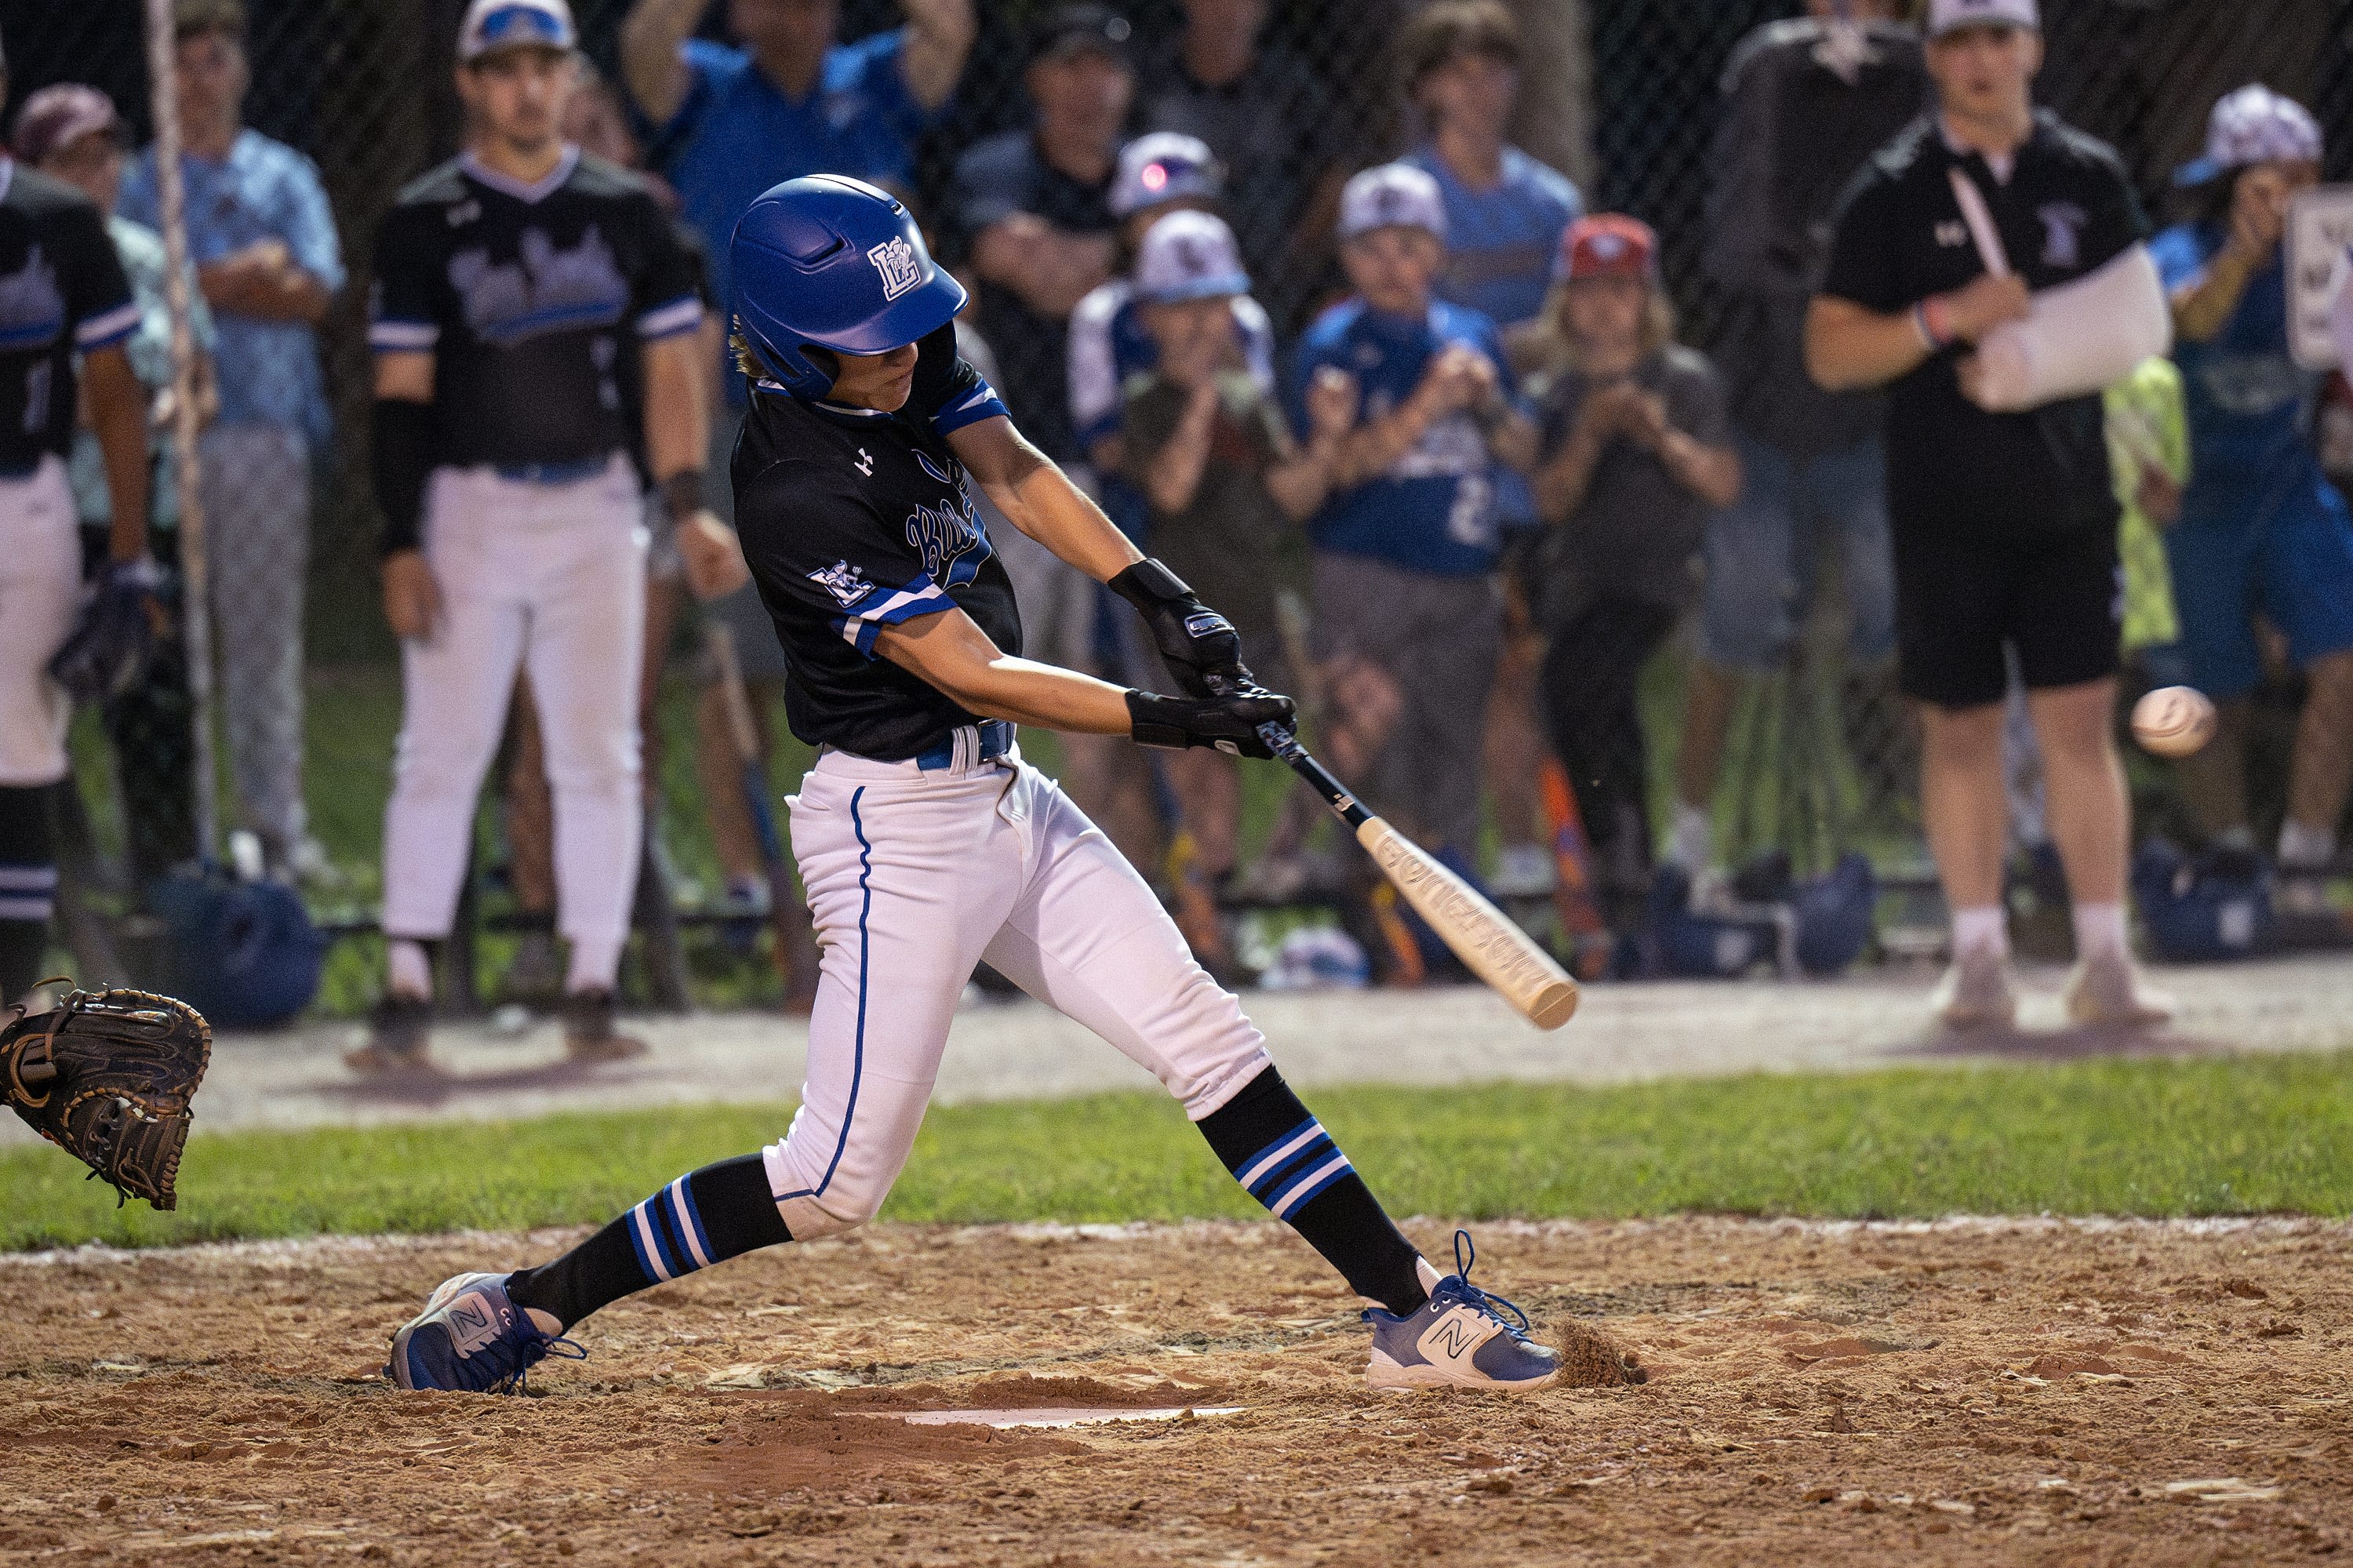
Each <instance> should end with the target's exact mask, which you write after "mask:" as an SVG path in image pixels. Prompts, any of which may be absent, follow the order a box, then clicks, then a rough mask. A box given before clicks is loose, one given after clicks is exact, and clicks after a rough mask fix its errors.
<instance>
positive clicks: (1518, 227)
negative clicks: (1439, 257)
mask: <svg viewBox="0 0 2353 1568" xmlns="http://www.w3.org/2000/svg"><path fill="white" fill-rule="evenodd" d="M1398 55H1399V57H1400V58H1402V59H1403V61H1404V72H1403V74H1404V77H1405V82H1406V94H1407V97H1408V99H1409V101H1410V102H1411V105H1412V107H1413V109H1414V110H1415V111H1416V112H1417V114H1418V115H1419V118H1420V120H1421V122H1422V123H1423V125H1424V127H1425V128H1426V131H1427V135H1426V136H1425V137H1424V139H1423V140H1422V141H1421V143H1419V145H1418V146H1416V147H1415V148H1414V150H1413V151H1412V152H1410V153H1409V154H1406V155H1405V158H1404V160H1403V161H1404V162H1406V163H1409V164H1412V165H1413V166H1414V167H1416V168H1418V169H1423V170H1426V171H1428V172H1429V174H1430V176H1431V177H1432V178H1433V179H1435V180H1437V182H1438V188H1439V191H1440V194H1441V195H1443V196H1444V197H1445V198H1446V235H1447V238H1446V270H1445V271H1444V272H1443V273H1441V274H1440V277H1439V280H1438V297H1439V298H1440V299H1442V300H1451V301H1452V302H1454V303H1456V304H1458V305H1468V306H1470V307H1471V308H1472V309H1473V310H1476V311H1482V312H1484V313H1486V314H1487V316H1488V317H1489V318H1490V319H1491V320H1493V322H1494V323H1495V324H1496V325H1497V326H1499V327H1501V328H1502V329H1503V330H1504V337H1505V340H1506V341H1507V342H1509V341H1511V339H1512V336H1513V333H1512V329H1513V328H1514V326H1516V325H1518V324H1519V323H1523V322H1528V321H1532V320H1534V319H1535V317H1536V315H1537V314H1538V313H1541V312H1542V311H1543V309H1544V302H1545V291H1546V288H1547V286H1548V285H1549V283H1550V281H1551V277H1552V263H1553V255H1554V252H1555V251H1556V250H1557V249H1559V247H1560V237H1561V234H1562V233H1563V232H1564V231H1565V230H1566V229H1567V228H1568V226H1569V225H1570V224H1571V223H1573V222H1575V221H1576V220H1577V217H1579V216H1580V215H1581V214H1582V213H1583V212H1584V210H1585V199H1584V197H1583V196H1580V195H1579V194H1578V192H1577V186H1576V185H1574V184H1573V183H1572V182H1571V181H1570V180H1569V178H1568V176H1567V175H1564V174H1562V173H1561V172H1560V171H1559V170H1557V169H1555V168H1552V167H1551V166H1549V165H1548V164H1543V163H1540V162H1538V161H1537V160H1536V159H1535V158H1533V157H1530V156H1529V155H1528V154H1526V153H1525V152H1523V151H1521V150H1520V149H1519V148H1517V147H1514V146H1513V145H1512V144H1511V143H1509V142H1508V141H1507V140H1506V139H1505V137H1504V129H1505V127H1507V126H1508V125H1510V123H1511V121H1512V111H1513V110H1514V107H1515V106H1516V105H1517V103H1518V101H1519V93H1520V58H1521V57H1520V29H1519V24H1518V23H1517V22H1516V21H1514V19H1513V16H1512V13H1511V11H1510V10H1509V9H1508V8H1507V7H1505V6H1504V5H1503V4H1502V0H1440V4H1438V5H1430V6H1428V7H1426V8H1424V9H1423V10H1420V11H1419V12H1416V13H1415V14H1414V17H1413V20H1412V21H1411V22H1410V23H1409V24H1408V25H1407V27H1406V31H1405V35H1404V37H1403V38H1402V39H1401V40H1400V41H1399V43H1398Z"/></svg>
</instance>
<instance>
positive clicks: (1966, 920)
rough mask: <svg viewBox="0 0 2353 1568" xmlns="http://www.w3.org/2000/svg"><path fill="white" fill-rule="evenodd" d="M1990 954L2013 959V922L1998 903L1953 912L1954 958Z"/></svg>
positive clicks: (1998, 957)
mask: <svg viewBox="0 0 2353 1568" xmlns="http://www.w3.org/2000/svg"><path fill="white" fill-rule="evenodd" d="M1972 953H1988V954H1990V955H1992V956H1993V957H1994V958H1997V959H2006V958H2008V957H2010V921H2009V918H2008V916H2005V915H2004V914H2003V912H2002V907H2001V906H2000V905H1999V904H1981V905H1978V906H1974V907H1971V908H1968V909H1956V910H1954V911H1953V957H1954V958H1955V959H1964V958H1967V957H1968V956H1969V955H1970V954H1972Z"/></svg>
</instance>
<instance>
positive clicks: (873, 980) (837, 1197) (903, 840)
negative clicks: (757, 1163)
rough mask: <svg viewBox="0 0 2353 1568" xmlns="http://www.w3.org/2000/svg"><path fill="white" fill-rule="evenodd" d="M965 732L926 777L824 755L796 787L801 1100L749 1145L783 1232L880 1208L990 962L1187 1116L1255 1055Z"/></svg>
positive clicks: (1159, 919) (1126, 896) (1156, 911)
mask: <svg viewBox="0 0 2353 1568" xmlns="http://www.w3.org/2000/svg"><path fill="white" fill-rule="evenodd" d="M971 734H972V732H970V731H969V730H967V731H965V732H964V735H963V736H960V737H959V741H958V745H957V747H956V755H957V757H958V758H959V762H958V764H957V765H956V766H954V767H951V768H943V769H941V770H938V771H936V772H929V773H927V772H924V771H923V770H922V769H921V768H918V766H917V765H916V764H914V763H913V762H903V763H891V762H874V761H870V760H868V759H866V758H859V757H853V756H850V755H849V754H848V753H846V752H838V751H834V752H828V753H826V754H825V755H824V756H822V757H820V758H818V764H817V766H816V767H815V768H812V769H810V771H809V774H808V776H807V779H804V780H803V781H802V784H801V792H800V795H799V797H798V798H797V799H796V800H792V801H791V802H790V804H791V806H792V837H793V853H794V855H795V857H796V858H797V860H798V861H799V863H800V871H801V878H802V881H803V882H804V883H805V884H806V885H807V889H808V896H809V907H810V911H811V913H812V915H813V916H814V917H815V924H816V929H817V938H818V945H819V947H820V948H822V949H823V953H824V959H823V963H822V965H821V967H820V969H819V978H818V995H817V1007H816V1011H815V1012H814V1013H813V1014H812V1015H811V1017H810V1020H809V1051H808V1080H807V1083H806V1084H805V1085H804V1086H802V1089H801V1107H800V1109H799V1111H798V1112H797V1113H796V1114H795V1116H794V1117H793V1124H792V1128H791V1130H790V1131H789V1132H788V1133H787V1134H786V1137H785V1139H784V1141H782V1142H781V1143H776V1144H773V1145H771V1146H769V1147H768V1148H767V1149H766V1150H763V1158H764V1160H765V1163H766V1165H767V1171H768V1187H769V1191H770V1192H773V1193H774V1194H775V1195H776V1207H777V1209H778V1211H779V1212H780V1213H782V1214H783V1216H784V1221H785V1224H786V1226H787V1227H788V1228H789V1229H790V1230H791V1231H792V1234H793V1235H794V1237H795V1239H797V1240H801V1241H807V1240H809V1239H811V1238H812V1237H816V1236H821V1235H826V1234H831V1233H834V1232H838V1231H844V1230H848V1229H850V1228H851V1227H853V1226H856V1225H860V1224H864V1223H865V1222H867V1221H868V1220H871V1219H872V1218H873V1217H874V1214H875V1213H876V1211H877V1210H879V1209H881V1206H882V1200H883V1197H884V1196H885V1195H886V1194H887V1193H889V1192H890V1191H891V1184H892V1182H893V1181H896V1180H897V1179H898V1176H899V1171H900V1168H901V1167H902V1166H903V1165H904V1164H905V1163H906V1160H907V1151H908V1150H909V1149H911V1148H912V1147H913V1144H914V1141H915V1131H916V1129H917V1128H919V1127H921V1126H922V1125H923V1109H924V1107H925V1105H926V1104H927V1103H928V1102H929V1101H930V1099H931V1094H932V1085H933V1082H934V1080H935V1079H936V1078H937V1077H938V1075H939V1067H940V1055H941V1053H942V1051H943V1050H944V1048H945V1047H946V1044H947V1038H948V1024H949V1022H950V1020H951V1019H952V1018H953V1017H954V1016H955V1007H956V1001H957V999H958V998H959V997H960V996H961V995H962V994H963V992H964V988H965V982H966V981H967V980H970V979H971V976H972V970H973V966H974V965H975V964H976V963H978V962H980V961H981V960H982V959H987V961H988V963H989V964H990V965H991V966H992V967H994V968H995V969H997V971H998V972H999V973H1001V974H1003V975H1005V976H1006V977H1007V978H1008V979H1009V980H1013V981H1014V982H1015V983H1016V984H1018V985H1019V986H1020V987H1021V989H1022V990H1024V991H1028V992H1029V994H1030V995H1031V996H1034V997H1036V998H1037V999H1038V1000H1039V1001H1043V1002H1046V1003H1048V1004H1049V1005H1050V1006H1052V1007H1055V1008H1057V1009H1059V1010H1060V1011H1061V1012H1064V1013H1067V1014H1068V1015H1069V1016H1071V1017H1072V1018H1074V1019H1076V1020H1078V1021H1079V1022H1081V1023H1083V1024H1085V1025H1086V1026H1087V1027H1088V1028H1090V1029H1092V1030H1093V1031H1094V1032H1095V1033H1097V1034H1100V1035H1102V1036H1103V1038H1104V1039H1105V1040H1108V1041H1109V1042H1111V1043H1112V1044H1113V1045H1115V1046H1117V1047H1118V1048H1119V1049H1120V1050H1121V1051H1122V1052H1124V1053H1125V1054H1127V1055H1128V1056H1129V1057H1130V1058H1131V1059H1133V1060H1134V1061H1135V1062H1137V1063H1139V1064H1141V1065H1143V1066H1145V1067H1146V1068H1148V1069H1149V1070H1150V1071H1151V1072H1152V1074H1153V1075H1154V1076H1155V1077H1157V1078H1158V1079H1159V1080H1160V1081H1161V1083H1163V1084H1164V1085H1166V1086H1167V1089H1168V1092H1169V1093H1170V1094H1172V1095H1174V1096H1176V1098H1177V1099H1179V1100H1180V1101H1182V1102H1183V1103H1184V1106H1185V1109H1186V1112H1187V1115H1189V1116H1190V1117H1192V1118H1193V1119H1194V1120H1196V1121H1198V1120H1199V1119H1200V1118H1203V1117H1205V1116H1208V1114H1209V1113H1210V1112H1212V1111H1214V1110H1216V1109H1217V1108H1218V1107H1220V1106H1222V1105H1224V1104H1225V1103H1226V1102H1227V1101H1228V1100H1229V1099H1230V1098H1232V1097H1233V1096H1234V1095H1235V1094H1236V1093H1237V1092H1238V1091H1239V1090H1240V1089H1241V1088H1242V1086H1244V1085H1246V1084H1248V1083H1249V1082H1250V1080H1251V1079H1252V1078H1254V1077H1256V1076H1257V1075H1259V1074H1260V1072H1261V1071H1262V1070H1264V1069H1265V1067H1266V1066H1267V1065H1269V1059H1268V1056H1267V1053H1266V1042H1265V1039H1264V1037H1262V1036H1261V1034H1260V1033H1259V1032H1258V1030H1257V1028H1256V1026H1254V1025H1253V1024H1252V1023H1251V1022H1250V1020H1249V1019H1247V1018H1245V1017H1244V1016H1243V1015H1242V1010H1241V1004H1240V1002H1238V1001H1235V1000H1234V998H1233V997H1232V996H1231V995H1229V993H1227V992H1226V991H1223V990H1221V989H1220V988H1219V986H1218V984H1217V982H1216V981H1214V980H1210V978H1209V977H1208V974H1207V973H1206V972H1205V971H1204V970H1203V969H1201V967H1200V965H1198V964H1197V963H1195V962H1194V961H1193V956H1192V954H1191V952H1190V951H1189V950H1187V948H1186V946H1185V940H1184V938H1182V937H1180V936H1178V935H1177V932H1176V925H1175V923H1174V922H1172V921H1171V920H1170V919H1169V918H1168V916H1167V913H1166V911H1165V910H1163V909H1162V908H1161V906H1160V901H1159V900H1158V899H1157V898H1155V897H1154V896H1153V894H1152V889H1151V888H1149V887H1148V886H1146V885H1145V881H1144V879H1143V878H1142V877H1141V876H1138V875H1137V874H1136V873H1135V870H1134V867H1133V866H1131V865H1129V864H1128V863H1127V862H1126V861H1125V860H1124V858H1122V857H1121V855H1120V853H1119V852H1118V851H1117V850H1116V849H1113V847H1112V843H1111V841H1110V840H1109V839H1107V838H1105V837H1104V836H1103V833H1102V832H1101V831H1100V830H1098V829H1097V828H1096V827H1095V825H1094V824H1093V823H1092V822H1090V821H1087V819H1086V816H1085V814H1084V813H1083V812H1082V811H1081V810H1079V809H1078V808H1077V807H1076V806H1073V805H1072V804H1071V802H1070V800H1068V799H1066V798H1065V797H1064V796H1063V794H1062V792H1061V791H1060V789H1057V788H1056V787H1055V785H1054V783H1053V781H1052V780H1051V779H1048V778H1046V777H1045V776H1044V775H1043V774H1041V773H1039V771H1038V770H1037V769H1035V768H1031V767H1029V765H1028V764H1026V763H1024V762H1022V761H1021V760H1020V757H1019V754H1018V752H1016V753H1014V754H1013V755H1011V756H1008V757H1007V758H1004V759H1002V760H1001V761H996V762H970V761H965V760H964V759H967V758H971V757H972V756H973V755H974V752H975V750H976V747H974V746H972V745H971V744H969V741H970V737H971Z"/></svg>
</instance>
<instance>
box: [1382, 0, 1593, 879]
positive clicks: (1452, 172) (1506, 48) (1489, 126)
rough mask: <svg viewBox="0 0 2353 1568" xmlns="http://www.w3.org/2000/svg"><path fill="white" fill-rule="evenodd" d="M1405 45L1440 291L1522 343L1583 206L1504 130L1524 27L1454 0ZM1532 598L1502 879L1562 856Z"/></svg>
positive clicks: (1494, 756)
mask: <svg viewBox="0 0 2353 1568" xmlns="http://www.w3.org/2000/svg"><path fill="white" fill-rule="evenodd" d="M1398 58H1399V59H1400V61H1401V62H1402V70H1401V71H1400V73H1399V74H1400V76H1401V78H1402V79H1403V83H1404V87H1405V94H1406V100H1407V105H1406V106H1407V108H1408V109H1409V110H1410V111H1412V112H1413V115H1414V116H1415V118H1417V119H1418V120H1419V122H1420V123H1421V126H1422V128H1423V130H1424V132H1426V135H1425V139H1424V140H1423V141H1422V142H1421V143H1420V144H1419V146H1418V147H1416V148H1415V150H1414V151H1413V152H1411V153H1409V154H1407V155H1406V156H1405V158H1404V159H1403V160H1401V161H1402V162H1405V163H1408V164H1412V165H1413V166H1414V167H1416V168H1419V169H1423V170H1426V171H1428V173H1429V174H1430V176H1431V177H1432V178H1434V179H1435V180H1437V181H1438V188H1439V190H1440V193H1441V194H1442V195H1443V196H1445V198H1446V249H1447V259H1446V270H1445V271H1444V272H1443V273H1441V274H1440V277H1439V281H1438V288H1437V292H1438V297H1439V298H1440V299H1442V300H1448V301H1451V302H1453V303H1455V304H1458V305H1467V306H1469V307H1470V308H1471V309H1472V310H1475V311H1479V312H1482V313H1484V314H1485V315H1487V316H1488V317H1489V318H1490V319H1491V320H1493V322H1494V323H1495V324H1496V325H1497V327H1499V328H1500V329H1502V331H1503V334H1504V342H1505V343H1506V344H1513V345H1514V349H1515V353H1514V361H1513V363H1514V365H1515V366H1520V367H1522V368H1525V364H1524V362H1523V361H1522V360H1521V358H1520V357H1519V356H1518V355H1517V353H1516V337H1517V334H1516V333H1515V332H1514V329H1515V328H1525V327H1526V326H1529V325H1532V324H1533V323H1534V320H1535V317H1536V315H1537V314H1538V313H1540V312H1541V311H1542V310H1543V308H1544V302H1545V289H1546V283H1547V281H1549V279H1550V277H1551V275H1552V264H1553V254H1554V252H1555V251H1556V250H1557V249H1559V246H1560V237H1561V234H1562V233H1563V231H1565V230H1566V229H1567V228H1568V226H1569V224H1570V223H1571V222H1572V221H1574V220H1575V219H1576V217H1577V215H1578V214H1579V213H1581V212H1582V211H1583V210H1584V198H1583V197H1582V196H1579V195H1578V194H1577V187H1576V186H1575V185H1572V184H1570V183H1569V181H1568V178H1567V176H1566V175H1562V174H1560V173H1559V172H1558V171H1557V170H1555V169H1552V168H1550V167H1547V166H1546V164H1541V163H1538V162H1537V161H1536V160H1535V159H1534V158H1532V157H1530V156H1528V154H1525V153H1524V152H1522V151H1521V150H1520V149H1519V148H1517V147H1514V146H1512V145H1510V144H1508V143H1506V142H1505V141H1504V128H1505V127H1506V126H1507V125H1509V124H1510V123H1511V118H1512V111H1513V109H1514V105H1515V104H1516V102H1517V100H1518V97H1519V87H1520V65H1521V59H1522V50H1521V43H1520V30H1519V25H1518V23H1517V22H1515V21H1514V19H1513V17H1512V14H1511V12H1510V11H1508V10H1506V9H1505V8H1504V6H1503V5H1501V4H1499V3H1498V0H1442V3H1441V4H1439V5H1431V6H1430V7H1428V8H1427V9H1425V10H1422V11H1420V12H1419V13H1417V14H1416V15H1415V16H1414V17H1413V19H1412V21H1411V22H1409V24H1408V25H1407V27H1406V31H1405V35H1404V38H1403V41H1402V42H1401V43H1400V44H1399V46H1398ZM1496 484H1497V490H1496V505H1497V513H1498V518H1499V521H1500V522H1501V524H1502V525H1503V528H1504V534H1505V535H1506V537H1507V538H1510V539H1513V540H1515V541H1518V543H1517V544H1515V545H1514V546H1513V548H1514V552H1516V550H1517V549H1519V548H1524V547H1525V546H1526V543H1527V541H1528V540H1529V539H1530V538H1531V537H1532V536H1533V534H1534V531H1535V521H1536V517H1535V501H1534V499H1533V498H1531V497H1530V495H1529V494H1528V491H1527V486H1526V484H1525V482H1523V481H1522V480H1521V478H1520V476H1519V475H1518V474H1515V473H1513V472H1511V471H1508V470H1505V471H1501V472H1499V473H1498V474H1497V475H1496ZM1542 656H1543V654H1542V649H1541V647H1540V646H1539V640H1538V638H1537V636H1536V634H1535V629H1534V628H1533V627H1532V626H1530V625H1529V623H1528V621H1527V618H1526V616H1525V606H1523V605H1521V604H1520V603H1519V602H1518V601H1517V600H1516V599H1509V598H1507V599H1506V601H1505V611H1504V643H1503V652H1502V654H1501V655H1500V657H1499V658H1498V660H1497V662H1496V666H1495V684H1494V690H1493V694H1492V696H1491V697H1490V698H1489V701H1488V713H1487V735H1486V740H1485V758H1484V760H1485V764H1486V773H1487V782H1488V787H1489V791H1490V794H1491V795H1492V797H1493V802H1494V817H1495V833H1496V839H1497V844H1496V850H1497V865H1496V878H1497V885H1498V887H1499V889H1500V888H1503V887H1509V888H1511V889H1513V890H1514V891H1540V890H1542V889H1544V888H1546V887H1548V886H1550V885H1551V882H1552V875H1553V857H1552V853H1551V852H1550V850H1549V849H1548V848H1546V845H1545V842H1544V840H1545V838H1546V834H1545V833H1544V832H1543V831H1542V824H1541V821H1540V814H1539V811H1538V809H1537V799H1538V793H1539V789H1538V779H1539V775H1540V772H1541V769H1542V766H1543V760H1544V755H1545V739H1544V734H1543V729H1542V726H1540V725H1539V723H1538V721H1537V718H1536V715H1535V678H1536V665H1537V662H1538V661H1539V660H1540V659H1541V658H1542Z"/></svg>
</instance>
